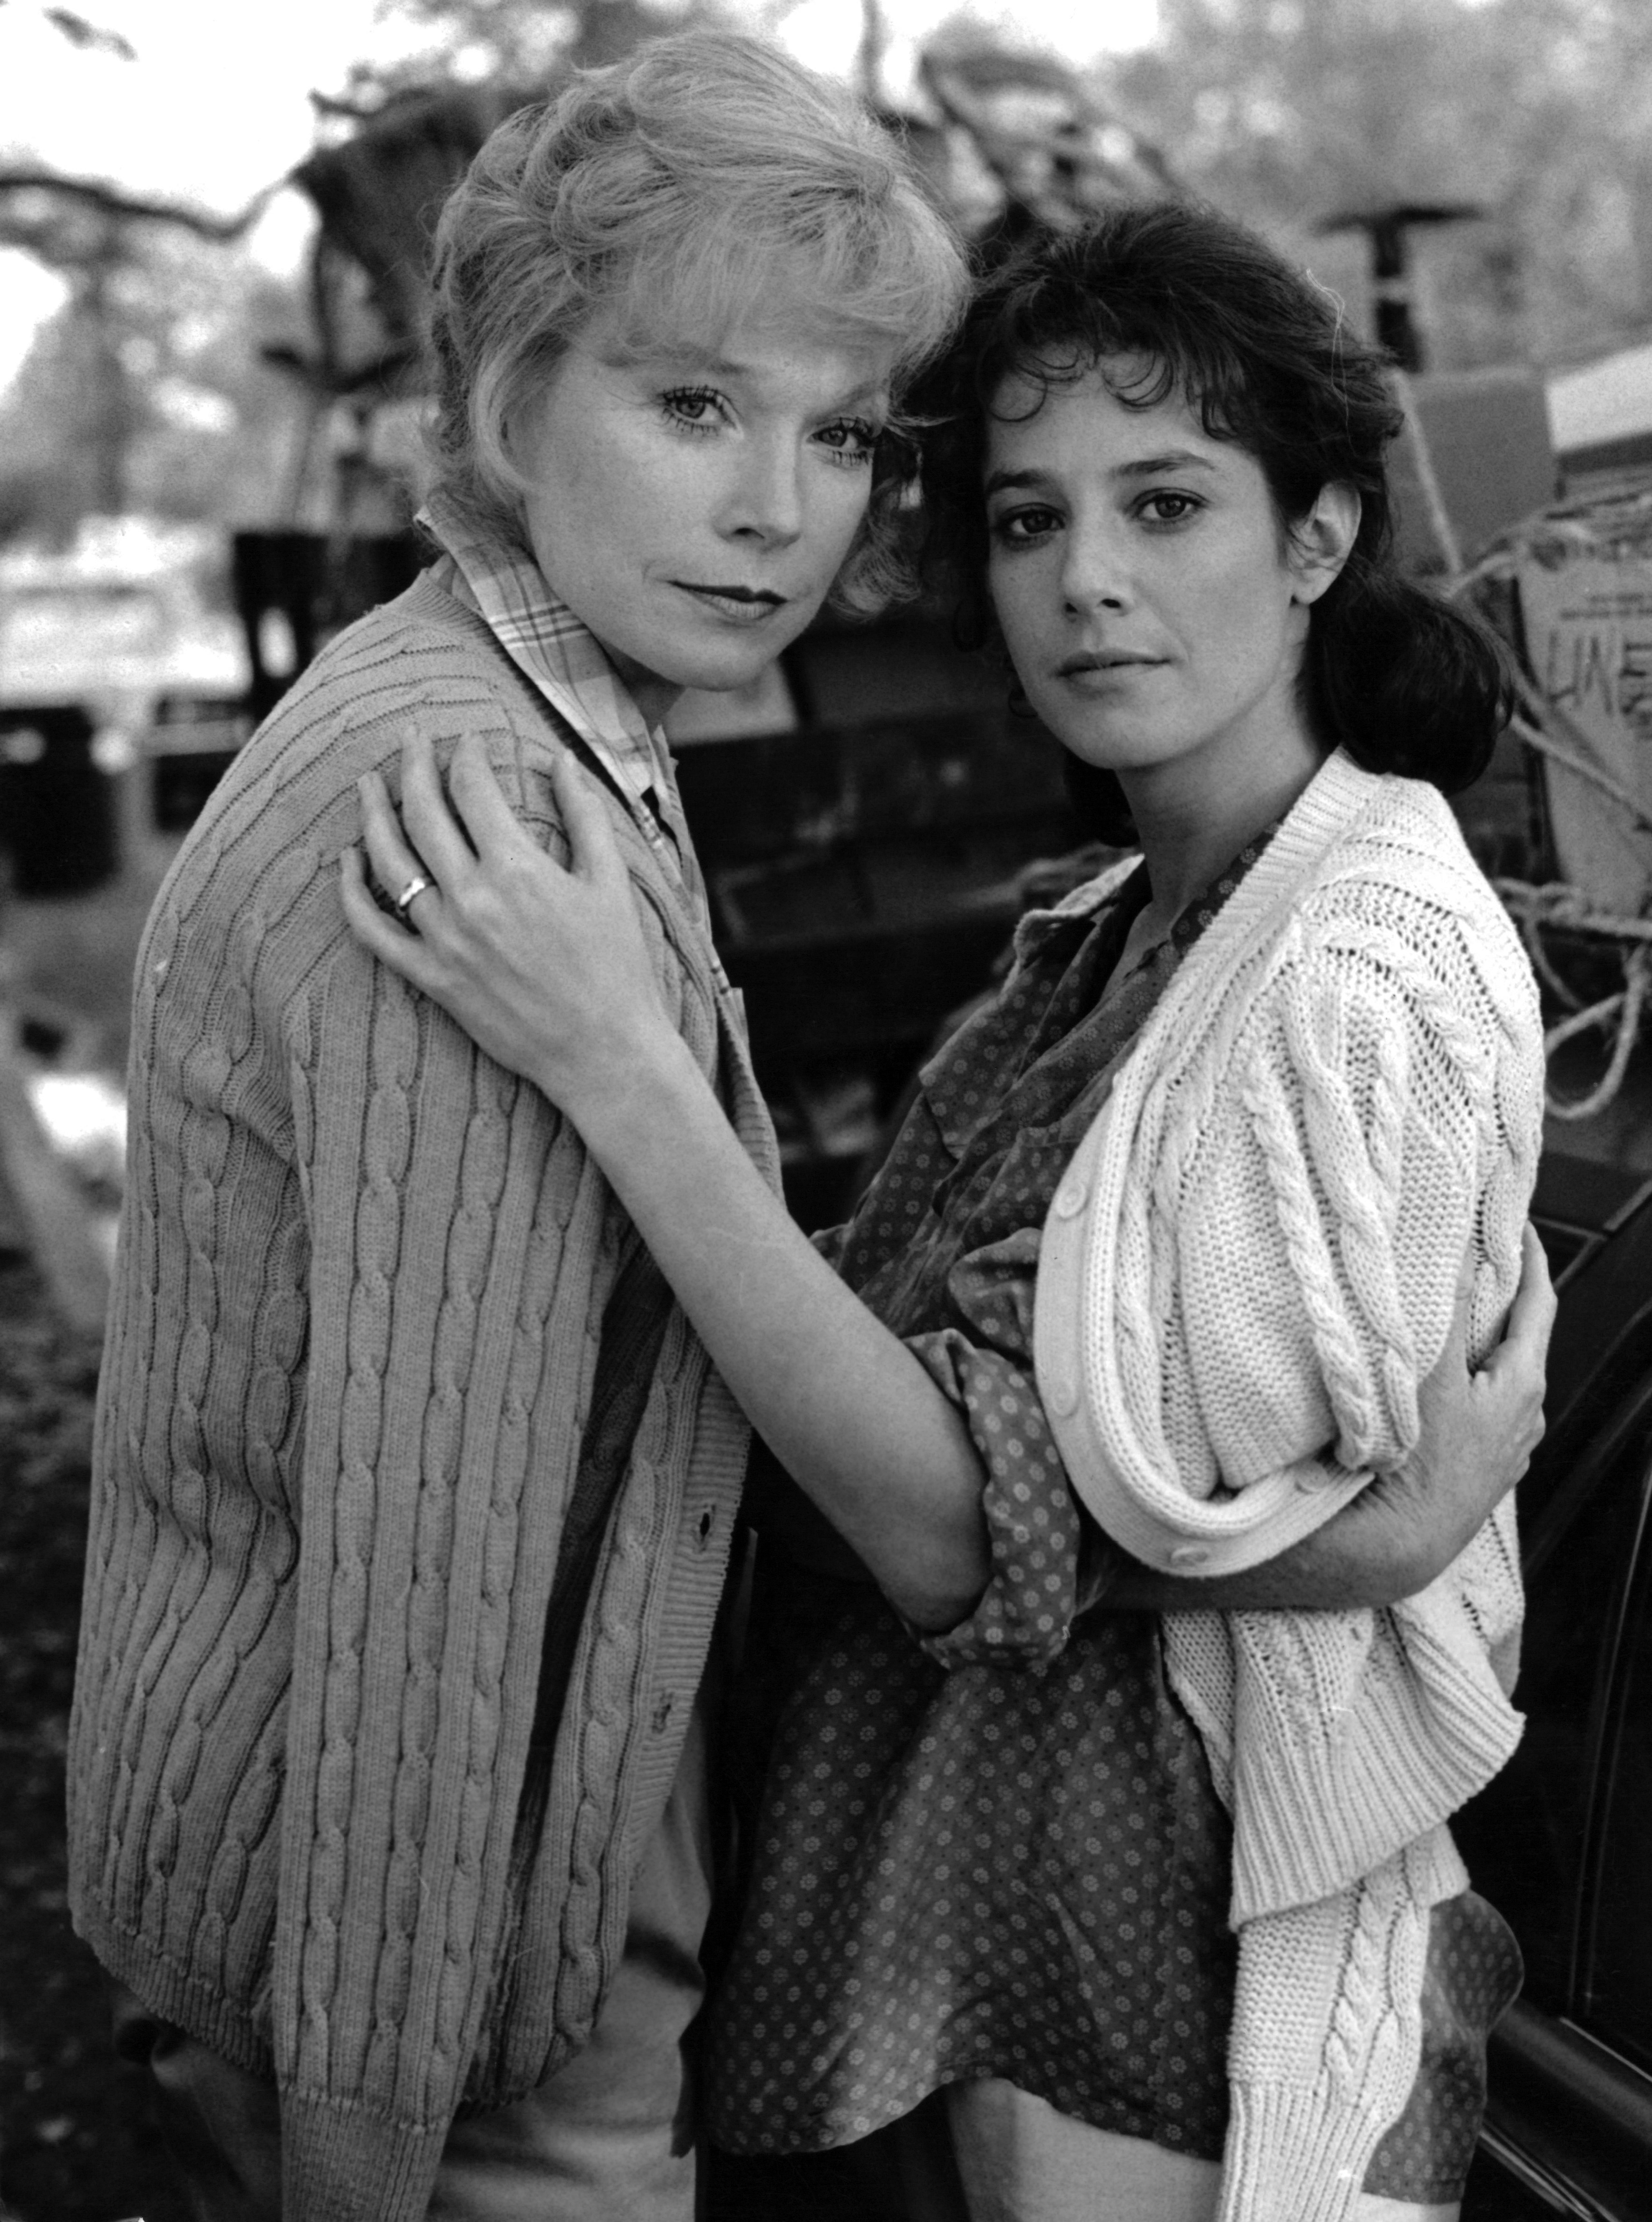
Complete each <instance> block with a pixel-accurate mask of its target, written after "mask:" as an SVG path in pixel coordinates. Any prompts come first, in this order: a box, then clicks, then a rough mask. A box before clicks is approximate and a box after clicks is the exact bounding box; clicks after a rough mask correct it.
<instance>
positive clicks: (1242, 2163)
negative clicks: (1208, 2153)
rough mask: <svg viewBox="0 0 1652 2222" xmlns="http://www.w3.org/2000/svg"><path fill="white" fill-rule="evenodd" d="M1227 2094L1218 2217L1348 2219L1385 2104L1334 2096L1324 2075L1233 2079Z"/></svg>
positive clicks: (1232, 2221)
mask: <svg viewBox="0 0 1652 2222" xmlns="http://www.w3.org/2000/svg"><path fill="white" fill-rule="evenodd" d="M1232 2097H1233V2109H1232V2112H1231V2113H1230V2116H1229V2119H1228V2142H1227V2150H1226V2152H1225V2153H1224V2155H1223V2167H1222V2205H1221V2207H1220V2210H1219V2212H1218V2214H1217V2222H1280V2217H1281V2216H1283V2215H1287V2214H1288V2215H1289V2216H1290V2218H1291V2222H1351V2218H1352V2217H1353V2215H1354V2213H1355V2209H1356V2207H1357V2206H1358V2204H1359V2198H1360V2190H1361V2185H1362V2184H1363V2183H1364V2181H1365V2173H1366V2170H1367V2169H1368V2168H1369V2167H1370V2165H1371V2161H1372V2157H1373V2156H1374V2153H1375V2151H1376V2150H1377V2147H1378V2146H1379V2145H1380V2144H1381V2142H1382V2139H1383V2137H1384V2134H1385V2132H1386V2130H1387V2128H1388V2121H1387V2119H1386V2118H1385V2117H1386V2110H1385V2109H1383V2108H1380V2107H1377V2106H1368V2105H1367V2106H1349V2104H1348V2103H1347V2102H1346V2101H1345V2100H1342V2101H1339V2100H1338V2098H1337V2096H1336V2093H1334V2092H1333V2091H1332V2089H1331V2087H1330V2080H1329V2078H1322V2079H1321V2080H1320V2081H1318V2082H1317V2083H1313V2084H1311V2085H1307V2086H1304V2085H1301V2084H1292V2083H1252V2084H1247V2083H1236V2084H1235V2085H1234V2086H1233V2092H1232Z"/></svg>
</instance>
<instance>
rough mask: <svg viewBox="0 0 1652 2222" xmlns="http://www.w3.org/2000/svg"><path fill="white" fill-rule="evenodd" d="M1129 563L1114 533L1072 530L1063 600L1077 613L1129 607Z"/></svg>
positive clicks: (1063, 572) (1063, 578)
mask: <svg viewBox="0 0 1652 2222" xmlns="http://www.w3.org/2000/svg"><path fill="white" fill-rule="evenodd" d="M1130 595H1131V587H1130V576H1129V564H1128V562H1127V561H1126V560H1125V555H1124V551H1123V549H1122V548H1121V547H1119V546H1118V544H1117V541H1116V540H1115V538H1114V536H1113V535H1112V534H1111V533H1106V532H1100V531H1092V532H1069V534H1068V536H1067V560H1066V562H1064V563H1063V564H1062V566H1061V599H1062V601H1063V603H1064V604H1065V605H1066V606H1067V609H1068V610H1069V611H1071V612H1073V615H1074V616H1082V615H1083V614H1085V613H1086V612H1088V611H1090V610H1100V609H1116V610H1122V609H1124V608H1127V607H1128V606H1129V601H1130Z"/></svg>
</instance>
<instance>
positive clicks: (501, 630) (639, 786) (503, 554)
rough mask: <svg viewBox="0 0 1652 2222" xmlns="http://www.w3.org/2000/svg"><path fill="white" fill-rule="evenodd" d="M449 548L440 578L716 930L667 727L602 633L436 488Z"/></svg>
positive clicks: (434, 512) (432, 507)
mask: <svg viewBox="0 0 1652 2222" xmlns="http://www.w3.org/2000/svg"><path fill="white" fill-rule="evenodd" d="M418 521H419V523H420V524H422V525H423V527H424V528H425V530H426V531H428V532H429V535H430V537H432V539H434V540H435V542H436V543H437V544H438V545H439V546H440V547H441V549H442V550H443V551H444V552H443V554H442V555H441V557H440V558H439V559H438V561H437V563H436V566H435V577H436V581H437V583H438V584H439V585H441V587H444V588H445V589H446V591H447V593H450V594H451V595H452V596H453V597H454V600H455V601H457V602H461V603H462V604H463V605H464V606H465V607H466V609H469V610H473V611H474V612H475V613H476V615H477V616H478V617H479V618H481V619H482V621H483V623H484V624H485V625H486V626H487V628H488V630H489V631H491V633H492V634H493V637H494V638H495V639H496V640H497V642H498V643H499V645H500V647H501V648H503V649H504V651H505V654H506V655H507V656H509V657H510V660H511V662H513V663H514V664H515V665H516V668H517V669H518V670H519V671H520V672H522V674H523V676H524V677H525V678H526V679H528V680H529V681H530V682H531V683H532V685H533V686H535V687H536V688H537V689H538V690H539V692H540V693H541V694H542V695H543V696H544V697H545V699H546V700H547V701H548V703H549V704H550V705H551V706H552V708H553V709H554V710H555V712H557V714H558V716H559V717H560V718H562V719H566V722H567V723H568V724H569V725H572V726H573V730H574V731H575V732H576V733H577V734H578V735H579V738H580V739H581V740H582V741H583V742H584V743H585V746H586V747H587V748H588V749H589V750H591V754H592V755H593V756H595V757H596V758H597V760H598V763H600V764H601V765H602V767H603V769H604V770H605V771H606V772H607V773H608V774H609V775H610V777H611V778H612V780H613V781H614V782H615V784H616V786H617V788H619V790H620V793H621V794H622V795H623V797H624V799H625V800H626V801H627V802H628V803H629V805H630V807H631V812H632V815H633V816H634V817H635V819H636V821H637V824H638V825H640V826H641V830H642V832H644V833H645V834H646V835H647V836H648V840H649V842H650V843H651V844H652V845H653V846H654V849H655V851H657V852H658V854H659V855H660V859H661V861H662V862H663V863H664V864H665V865H666V869H667V870H668V871H669V872H670V874H671V876H672V877H673V879H675V880H677V881H678V882H679V883H680V884H682V885H683V886H685V888H687V889H688V891H689V893H690V894H691V896H692V898H693V901H694V905H695V908H696V909H697V911H698V913H699V915H700V920H701V923H702V924H703V925H704V926H705V927H706V930H707V932H708V933H709V932H710V914H709V912H708V910H707V907H706V898H705V883H704V880H703V878H702V877H701V875H700V869H699V863H698V858H697V857H695V854H694V844H693V843H692V842H691V840H690V838H689V834H688V824H687V821H686V819H685V818H684V816H683V806H682V803H681V800H680V799H679V795H678V793H677V775H676V773H675V771H674V770H673V766H672V761H671V750H670V749H669V747H668V746H667V744H666V736H665V732H664V730H663V728H660V727H656V726H651V725H649V724H648V720H647V719H645V718H644V716H643V715H642V712H641V711H640V710H639V709H638V707H637V706H636V704H635V701H634V700H632V698H631V695H630V693H629V690H628V689H627V687H625V685H624V682H623V681H622V680H621V678H620V676H619V675H618V673H617V672H616V670H615V668H614V667H613V665H612V664H611V663H610V662H609V660H608V657H607V656H606V655H605V654H604V650H603V648H602V645H601V643H599V642H598V639H597V637H596V636H595V635H594V634H593V633H592V632H591V631H589V630H588V629H587V627H586V626H585V625H584V624H583V623H582V622H581V620H580V619H579V618H577V617H576V616H575V615H574V613H573V611H572V610H571V609H570V608H569V607H568V606H567V604H566V602H564V601H560V600H559V599H558V598H557V597H556V596H555V595H554V593H552V592H551V590H550V588H549V587H548V586H547V585H546V583H545V578H544V574H543V573H542V572H541V570H540V568H539V566H538V565H537V564H536V563H535V562H533V560H532V559H531V557H529V556H524V555H521V554H519V553H518V552H517V551H516V549H512V548H510V547H508V546H506V545H505V543H504V542H503V541H499V540H496V539H493V538H491V537H487V536H485V534H483V533H482V532H481V531H480V530H479V529H478V528H477V527H476V526H475V525H473V524H472V523H471V522H470V521H469V519H468V518H466V516H465V515H464V513H463V512H462V511H461V510H460V508H459V506H458V505H457V504H456V503H455V502H453V501H451V500H449V499H447V497H446V496H445V495H444V494H442V493H441V492H440V491H437V492H435V493H432V494H431V495H430V498H429V500H428V501H427V502H426V503H425V505H424V507H423V509H422V510H421V512H419V520H418Z"/></svg>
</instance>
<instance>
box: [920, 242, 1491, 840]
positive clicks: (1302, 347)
mask: <svg viewBox="0 0 1652 2222" xmlns="http://www.w3.org/2000/svg"><path fill="white" fill-rule="evenodd" d="M1121 358H1123V359H1126V360H1128V361H1129V365H1130V369H1129V375H1128V377H1127V378H1126V379H1125V380H1123V382H1122V383H1121V384H1119V385H1116V386H1113V387H1112V391H1113V392H1114V393H1115V395H1116V396H1117V399H1118V400H1120V401H1121V402H1123V404H1124V405H1126V406H1128V407H1131V408H1150V407H1153V406H1154V405H1156V404H1157V403H1159V402H1161V401H1163V400H1165V399H1167V398H1169V397H1170V396H1172V395H1180V396H1181V397H1182V398H1183V399H1186V402H1187V404H1188V405H1189V406H1190V407H1192V408H1193V409H1195V410H1197V411H1198V415H1199V417H1200V420H1201V422H1202V424H1203V426H1204V429H1205V432H1206V434H1207V435H1208V436H1210V437H1211V438H1213V439H1219V440H1230V441H1232V442H1234V443H1236V445H1237V446H1239V447H1241V448H1242V449H1244V450H1245V451H1246V453H1247V454H1248V455H1253V456H1254V457H1255V460H1256V461H1257V462H1258V464H1259V465H1260V466H1261V470H1262V474H1263V475H1264V477H1265V478H1266V480H1267V486H1268V489H1269V492H1270V493H1271V494H1272V496H1273V503H1274V506H1275V508H1276V510H1277V512H1278V514H1279V517H1280V521H1281V524H1283V525H1284V527H1285V528H1286V530H1289V529H1290V527H1291V526H1292V524H1295V523H1297V522H1298V521H1299V520H1300V519H1302V518H1305V516H1306V515H1307V513H1308V512H1309V511H1310V510H1311V508H1312V506H1313V504H1314V500H1315V498H1316V497H1317V494H1318V493H1319V491H1320V489H1321V488H1322V487H1323V486H1327V485H1330V484H1331V483H1334V482H1336V481H1337V480H1344V481H1346V482H1347V483H1348V484H1349V485H1350V486H1354V487H1355V489H1356V490H1357V492H1358V493H1359V496H1360V502H1361V515H1360V525H1359V531H1358V533H1357V535H1356V537H1355V543H1354V546H1353V549H1352V550H1351V552H1350V553H1349V558H1348V561H1347V562H1346V563H1345V564H1344V565H1343V568H1342V572H1341V574H1339V576H1338V577H1337V579H1336V581H1335V582H1334V584H1333V585H1332V586H1331V587H1330V588H1329V589H1328V590H1327V591H1326V592H1325V593H1323V595H1321V596H1320V597H1319V599H1317V601H1316V602H1315V603H1314V604H1313V605H1312V607H1311V612H1310V618H1309V632H1308V643H1307V650H1306V653H1305V659H1304V665H1303V670H1302V675H1301V688H1302V701H1303V707H1304V711H1305V715H1306V717H1307V719H1308V724H1309V728H1310V730H1311V731H1312V732H1313V733H1314V734H1315V735H1316V736H1317V738H1319V739H1320V740H1321V741H1322V742H1323V744H1325V745H1326V746H1327V747H1330V746H1333V745H1335V744H1338V743H1340V744H1342V746H1343V747H1344V748H1346V749H1347V750H1348V751H1349V755H1350V756H1353V757H1354V758H1355V761H1356V762H1358V763H1361V764H1363V765H1364V766H1365V767H1366V769H1367V770H1371V771H1393V772H1404V773H1406V774H1408V775H1411V777H1413V778H1417V779H1426V780H1430V781H1432V782H1433V783H1434V784H1435V785H1436V787H1438V788H1442V789H1443V790H1444V791H1445V792H1446V793H1447V794H1454V793H1455V792H1456V791H1457V790H1458V789H1460V788H1464V787H1467V785H1468V784H1469V783H1470V782H1471V781H1474V780H1475V779H1477V778H1478V777H1479V776H1480V773H1481V772H1482V771H1483V770H1484V769H1485V768H1486V761H1487V759H1488V758H1489V756H1490V755H1491V752H1492V746H1493V744H1494V743H1495V741H1496V739H1497V737H1498V734H1499V732H1500V731H1501V730H1502V728H1503V726H1504V725H1505V724H1506V723H1507V721H1508V717H1509V712H1510V708H1511V699H1510V679H1509V674H1508V669H1507V666H1506V664H1505V661H1504V657H1503V653H1502V650H1501V649H1500V647H1499V643H1497V641H1496V640H1495V638H1494V637H1492V635H1491V634H1490V633H1488V632H1487V631H1486V630H1485V629H1484V628H1483V627H1482V626H1480V625H1477V624H1476V623H1475V622H1474V620H1473V619H1471V618H1468V617H1467V616H1465V615H1464V614H1463V613H1462V612H1461V611H1459V610H1456V609H1454V608H1452V607H1450V606H1449V605H1448V604H1446V603H1445V602H1443V601H1442V600H1441V599H1440V598H1439V597H1438V596H1437V595H1436V594H1433V593H1430V592H1429V591H1428V590H1427V589H1426V588H1424V587H1420V586H1418V585H1417V584H1416V583H1415V582H1414V581H1411V580H1410V579H1408V578H1406V577H1405V575H1404V574H1402V573H1401V571H1400V570H1399V567H1398V565H1397V563H1396V562H1395V560H1394V555H1393V502H1392V493H1391V492H1390V488H1389V483H1388V468H1387V449H1388V447H1389V444H1390V443H1391V442H1392V439H1393V438H1394V436H1395V435H1396V433H1397V432H1398V431H1399V429H1400V425H1401V423H1402V421H1403V419H1402V416H1401V412H1400V411H1399V407H1398V406H1397V405H1396V402H1395V399H1394V395H1393V391H1392V384H1391V373H1390V366H1389V364H1388V362H1387V361H1386V357H1384V356H1383V355H1380V354H1379V353H1377V352H1376V351H1375V350H1374V348H1368V347H1367V346H1365V345H1363V344H1362V343H1361V342H1360V341H1359V340H1358V339H1356V338H1355V336H1354V335H1353V334H1352V333H1350V332H1349V330H1348V328H1347V326H1346V324H1345V323H1344V322H1343V318H1342V309H1341V306H1340V304H1338V302H1337V301H1336V299H1335V298H1334V297H1333V296H1332V295H1330V293H1328V292H1325V291H1324V290H1323V288H1322V287H1321V286H1317V285H1316V284H1315V282H1314V280H1313V279H1311V278H1310V277H1309V276H1308V275H1307V273H1305V272H1304V271H1301V270H1299V269H1298V268H1296V267H1294V266H1293V265H1292V263H1290V262H1289V261H1287V260H1286V258H1285V257H1284V256H1283V255H1281V254H1279V253H1278V252H1277V251H1276V250H1275V249H1274V248H1272V247H1270V246H1269V245H1268V244H1267V242H1266V241H1265V240H1262V239H1261V238H1259V237H1258V236H1257V235H1256V234H1255V233H1254V232H1252V231H1249V230H1248V229H1246V228H1245V227H1244V226H1243V225H1242V224H1239V223H1234V222H1233V221H1232V220H1231V219H1230V218H1229V217H1223V216H1222V215H1219V214H1218V213H1217V211H1216V210H1212V209H1208V208H1204V207H1200V206H1198V205H1197V204H1188V203H1186V202H1164V203H1155V204H1145V205H1143V204H1133V205H1129V206H1123V207H1120V208H1117V209H1113V210H1110V211H1109V212H1108V213H1107V214H1105V215H1104V216H1103V217H1099V218H1098V219H1097V220H1096V221H1095V222H1094V223H1091V224H1089V225H1088V226H1086V229H1083V230H1082V231H1079V232H1075V233H1070V234H1066V235H1061V236H1059V237H1057V238H1054V239H1049V240H1045V241H1042V242H1040V243H1039V244H1038V245H1036V247H1034V248H1032V249H1030V250H1029V252H1027V253H1026V254H1023V255H1021V256H1019V257H1017V259H1015V260H1012V261H1011V262H1009V263H1007V264H1006V265H1004V267H1002V268H1001V269H999V270H997V271H995V272H994V273H992V274H991V275H990V276H988V277H987V278H986V279H984V280H983V281H982V283H981V285H980V286H979V288H978V290H977V292H976V294H975V298H974V299H973V303H972V304H971V307H970V310H969V312H968V315H967V317H966V320H965V323H964V324H963V327H962V329H961V334H960V336H959V338H958V340H957V342H956V343H955V344H954V347H953V348H952V349H951V350H950V351H949V352H948V355H947V357H946V359H945V360H944V361H943V362H942V364H941V365H940V366H939V367H938V368H937V369H936V372H935V373H932V375H931V377H930V379H929V381H928V382H927V386H926V389H925V391H924V392H922V393H921V394H920V395H918V396H917V397H916V400H917V406H918V407H919V408H920V409H922V411H923V412H924V414H925V415H926V416H927V417H928V418H929V422H930V424H931V425H932V427H933V430H931V432H930V434H929V438H928V440H927V442H926V455H925V463H924V493H925V500H926V506H927V509H928V513H929V546H930V551H931V554H930V562H931V569H932V573H934V574H938V577H939V581H940V583H941V585H942V590H943V591H944V592H945V593H947V594H948V597H949V599H951V600H952V602H953V604H954V610H955V612H956V617H955V624H956V627H957V631H958V637H959V639H960V641H961V643H962V644H964V645H966V646H968V647H974V648H981V647H988V646H992V644H994V643H998V626H997V621H996V619H995V618H994V616H993V613H992V605H991V602H990V600H989V599H988V595H987V586H986V562H987V549H988V543H987V532H986V510H985V505H984V503H983V501H982V498H981V482H982V477H983V473H984V457H985V453H986V438H987V432H988V428H989V423H990V419H991V416H992V401H993V397H994V396H995V395H996V394H997V393H998V391H999V390H1000V388H1001V387H1002V386H1003V384H1004V380H1006V379H1008V378H1011V377H1017V376H1018V377H1022V378H1025V379H1027V380H1030V381H1031V382H1032V383H1033V384H1034V385H1035V386H1039V387H1042V390H1043V391H1045V392H1048V391H1049V390H1050V388H1051V387H1053V386H1060V385H1062V384H1066V383H1067V382H1069V381H1071V380H1075V379H1078V378H1081V377H1083V376H1085V375H1086V374H1087V373H1089V372H1091V371H1092V370H1093V369H1094V367H1096V366H1097V365H1098V364H1103V363H1111V362H1114V361H1118V360H1119V359H1121ZM1000 645H1001V643H1000ZM1068 779H1069V784H1070V786H1071V787H1072V788H1073V798H1074V800H1075V802H1076V803H1077V804H1078V806H1079V810H1080V813H1081V814H1082V815H1083V816H1084V817H1085V818H1086V821H1087V822H1088V823H1089V824H1090V825H1091V826H1092V828H1093V829H1094V830H1095V831H1097V832H1104V833H1106V834H1111V835H1112V836H1114V837H1115V838H1117V833H1118V832H1119V830H1120V813H1121V811H1122V809H1123V794H1122V791H1121V790H1120V788H1119V786H1118V782H1117V780H1116V779H1115V778H1114V776H1113V775H1112V774H1111V773H1110V772H1104V771H1099V770H1097V769H1095V768H1093V767H1092V766H1089V765H1086V764H1083V763H1079V762H1077V760H1076V759H1070V760H1069V764H1068Z"/></svg>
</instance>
